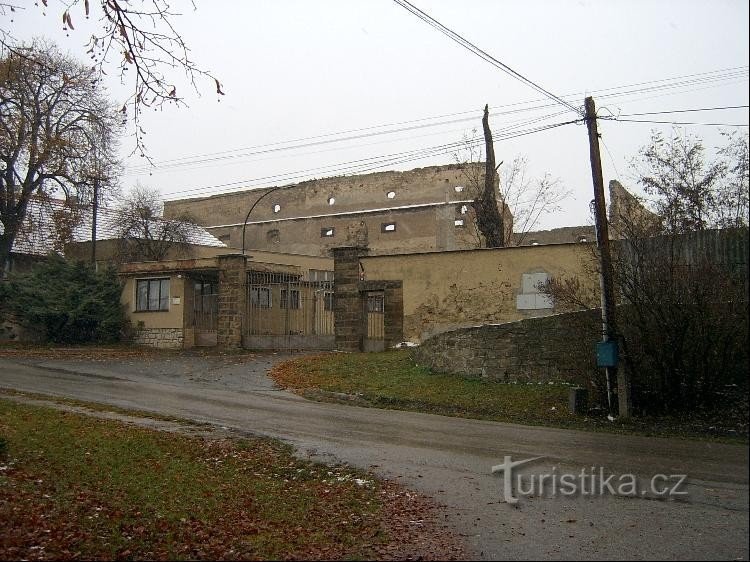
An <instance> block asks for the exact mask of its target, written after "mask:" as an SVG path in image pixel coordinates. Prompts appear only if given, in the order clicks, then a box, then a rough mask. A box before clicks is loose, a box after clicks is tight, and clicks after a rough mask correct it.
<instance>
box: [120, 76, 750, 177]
mask: <svg viewBox="0 0 750 562" xmlns="http://www.w3.org/2000/svg"><path fill="white" fill-rule="evenodd" d="M747 75H748V67H733V68H727V69H717V70H713V71H708V72H703V73H698V74H689V75H683V76H675V77H671V78H664V79H660V80H654V81H649V82H639V83H634V84H627V85H623V86H615V87H611V88H605V89H602V90H593V91H592V92H590V94H597V98H598V99H609V98H617V97H623V96H630V95H633V94H638V93H645V92H659V91H663V90H672V89H675V88H677V87H684V86H692V85H694V84H696V83H699V84H706V83H708V84H714V83H715V82H721V81H724V80H727V79H734V78H741V79H742V81H744V80H745V79H747ZM686 78H689V79H690V80H685V79H686ZM675 81H678V82H675ZM654 84H656V85H654ZM635 86H649V87H648V88H636V89H630V90H628V91H625V92H622V91H615V90H621V89H625V88H633V87H635ZM705 87H714V86H711V85H709V86H705ZM705 87H704V88H700V89H705ZM688 91H695V90H688ZM606 92H611V93H609V94H607V93H606ZM672 93H676V92H672ZM576 95H583V94H568V95H566V96H565V97H572V96H576ZM666 95H669V94H666ZM653 97H659V96H658V95H657V96H651V97H650V98H643V99H652V98H653ZM541 101H542V100H541V99H535V100H528V101H525V102H516V103H512V104H505V105H501V106H496V107H497V108H501V109H502V108H514V107H515V108H517V109H508V110H506V111H499V112H498V111H496V112H492V113H491V114H490V117H496V116H500V115H511V114H515V113H521V112H526V111H534V110H540V109H547V108H551V107H554V106H555V105H556V104H546V105H535V106H532V107H521V108H518V106H522V105H528V104H532V103H538V102H541ZM605 108H606V106H602V107H601V109H605ZM479 113H480V112H479V111H478V110H468V111H462V112H454V113H449V114H444V115H439V116H434V117H424V118H420V119H413V120H407V121H400V122H395V123H388V124H383V125H373V126H369V127H362V128H358V129H349V130H345V131H338V132H334V133H325V134H322V135H315V136H311V137H303V138H299V139H292V140H287V141H279V142H275V143H269V144H262V145H254V146H250V147H243V148H236V149H230V150H226V151H220V152H214V153H203V154H195V155H191V156H184V157H180V158H175V159H171V160H163V161H161V162H159V163H158V164H157V165H156V166H153V165H151V166H148V165H139V166H135V167H128V168H126V172H127V173H129V174H138V173H146V172H152V173H153V172H158V171H162V170H166V169H168V168H170V169H174V168H180V167H183V166H191V168H189V169H193V168H192V166H193V164H202V163H210V162H213V161H217V162H221V161H226V160H231V159H241V158H245V157H247V156H249V155H253V154H254V153H249V154H232V153H235V152H240V151H244V150H254V149H265V148H272V147H280V146H282V145H288V144H293V143H298V142H304V141H309V140H316V139H324V138H330V137H335V136H339V135H344V134H350V133H356V132H363V131H374V130H376V129H381V128H385V127H394V126H401V125H409V124H416V123H423V122H425V121H430V120H433V119H442V118H445V117H455V116H459V115H466V114H474V115H475V117H472V118H467V119H466V120H467V121H468V120H472V119H473V118H476V115H477V114H479ZM455 122H462V120H452V121H442V122H436V123H430V124H425V125H424V127H436V126H440V125H444V124H448V123H455ZM415 128H423V127H415ZM407 130H408V129H407ZM392 133H393V131H378V132H373V133H372V135H371V136H377V135H381V134H383V135H385V134H392ZM330 142H331V143H336V142H340V139H330ZM306 146H308V145H307V144H301V145H295V146H286V147H284V150H296V149H298V148H304V147H306ZM222 155H225V156H226V157H223V156H222ZM212 157H218V158H216V159H215V160H214V159H213V158H212Z"/></svg>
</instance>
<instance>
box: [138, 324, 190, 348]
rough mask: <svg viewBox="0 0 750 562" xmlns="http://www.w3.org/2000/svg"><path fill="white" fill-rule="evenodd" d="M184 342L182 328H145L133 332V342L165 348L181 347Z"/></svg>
mask: <svg viewBox="0 0 750 562" xmlns="http://www.w3.org/2000/svg"><path fill="white" fill-rule="evenodd" d="M183 342H184V334H183V331H182V328H143V329H141V330H136V331H135V333H134V334H133V343H134V344H137V345H148V346H151V347H159V348H164V349H181V348H182V345H183Z"/></svg>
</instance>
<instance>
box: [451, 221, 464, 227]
mask: <svg viewBox="0 0 750 562" xmlns="http://www.w3.org/2000/svg"><path fill="white" fill-rule="evenodd" d="M453 224H454V225H455V226H456V228H463V227H464V226H465V225H464V219H456V220H454V221H453Z"/></svg>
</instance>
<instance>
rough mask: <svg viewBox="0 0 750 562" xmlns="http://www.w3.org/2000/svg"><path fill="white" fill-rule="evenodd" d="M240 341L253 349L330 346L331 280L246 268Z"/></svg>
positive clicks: (331, 316) (331, 341) (331, 333)
mask: <svg viewBox="0 0 750 562" xmlns="http://www.w3.org/2000/svg"><path fill="white" fill-rule="evenodd" d="M247 293H248V294H247V307H248V308H247V315H246V322H245V327H244V332H245V333H244V339H243V343H244V345H245V347H248V348H252V349H333V347H334V345H335V336H334V329H333V281H329V280H322V281H321V280H315V281H310V280H306V279H304V278H303V277H302V276H301V275H298V274H291V273H275V272H263V271H249V272H248V274H247Z"/></svg>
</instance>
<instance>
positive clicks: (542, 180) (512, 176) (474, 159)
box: [455, 133, 570, 247]
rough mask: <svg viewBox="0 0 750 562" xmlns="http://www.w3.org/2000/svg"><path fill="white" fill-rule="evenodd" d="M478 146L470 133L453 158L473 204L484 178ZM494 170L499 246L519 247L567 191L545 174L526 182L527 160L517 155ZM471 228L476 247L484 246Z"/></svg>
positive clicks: (476, 232)
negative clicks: (500, 217) (499, 216)
mask: <svg viewBox="0 0 750 562" xmlns="http://www.w3.org/2000/svg"><path fill="white" fill-rule="evenodd" d="M479 146H480V145H479V143H478V142H477V140H476V133H474V134H473V135H472V136H469V137H466V138H464V148H463V150H462V151H461V152H460V153H459V154H456V155H455V160H456V162H457V163H458V164H459V165H461V170H462V173H463V175H464V179H465V180H466V184H467V188H468V193H469V195H470V196H471V197H473V198H474V199H475V200H476V199H477V198H478V197H479V195H480V194H481V193H482V192H483V190H484V189H485V177H486V170H484V169H483V168H484V167H483V166H480V165H478V164H480V163H481V162H482V159H483V153H482V150H481V148H479ZM496 167H497V169H498V170H499V185H498V188H497V190H496V193H497V199H496V206H497V207H498V208H500V206H501V205H502V209H503V212H502V215H503V220H502V228H503V246H521V245H523V243H524V241H525V240H526V236H527V234H528V233H529V232H531V231H533V230H534V229H535V228H536V227H537V225H538V224H539V221H540V220H541V218H542V217H543V216H544V215H546V214H550V213H554V212H556V211H558V210H559V209H560V203H561V202H562V201H563V200H564V199H565V198H566V197H568V196H569V195H570V190H569V189H566V188H565V187H564V186H563V184H562V182H561V181H560V180H559V179H557V178H554V177H553V176H552V175H551V174H549V173H545V174H544V175H543V176H541V177H539V178H534V179H531V178H529V177H528V172H527V170H528V158H527V157H526V156H523V155H517V156H516V157H515V158H514V159H513V161H512V162H510V163H509V164H505V162H504V161H503V162H500V164H498V165H497V166H496ZM501 202H502V203H501ZM475 213H476V207H475ZM473 226H474V229H475V230H474V234H475V238H476V240H477V245H478V246H480V247H481V246H486V243H485V237H484V236H483V234H482V232H481V230H480V229H479V228H478V226H477V224H476V221H475V222H474V225H473Z"/></svg>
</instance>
